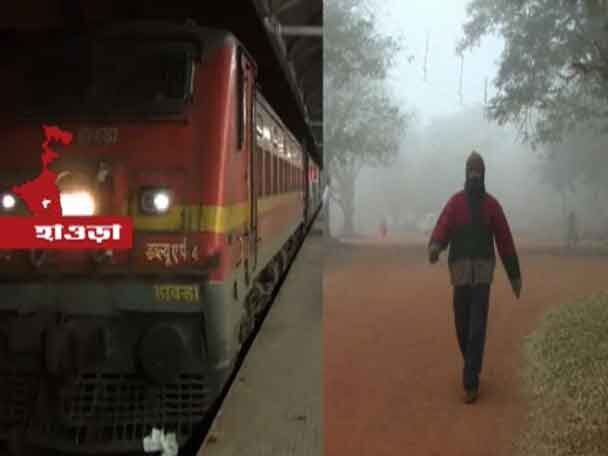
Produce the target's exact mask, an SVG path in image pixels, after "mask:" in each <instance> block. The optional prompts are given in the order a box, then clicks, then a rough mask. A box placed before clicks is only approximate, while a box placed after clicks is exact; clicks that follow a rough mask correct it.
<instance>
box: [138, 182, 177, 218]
mask: <svg viewBox="0 0 608 456" xmlns="http://www.w3.org/2000/svg"><path fill="white" fill-rule="evenodd" d="M172 202H173V195H172V194H171V191H170V190H168V189H164V188H155V189H147V190H144V191H142V194H141V209H142V211H143V212H145V213H147V214H164V213H166V212H167V211H168V210H169V209H170V208H171V203H172Z"/></svg>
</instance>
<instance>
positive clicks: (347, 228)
mask: <svg viewBox="0 0 608 456" xmlns="http://www.w3.org/2000/svg"><path fill="white" fill-rule="evenodd" d="M339 191H340V201H341V202H342V204H341V209H342V212H343V213H344V225H343V227H342V234H343V235H344V236H352V235H353V234H355V179H354V177H352V176H348V178H346V179H344V180H342V181H340V187H339Z"/></svg>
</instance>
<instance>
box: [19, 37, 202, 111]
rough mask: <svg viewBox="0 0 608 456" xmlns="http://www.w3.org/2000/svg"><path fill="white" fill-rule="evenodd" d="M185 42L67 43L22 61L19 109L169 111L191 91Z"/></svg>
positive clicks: (181, 102)
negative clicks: (93, 44)
mask: <svg viewBox="0 0 608 456" xmlns="http://www.w3.org/2000/svg"><path fill="white" fill-rule="evenodd" d="M191 71H192V56H191V52H190V49H189V48H188V46H187V45H185V44H171V43H155V44H153V43H148V44H133V43H132V42H127V41H114V42H106V43H103V44H101V45H100V44H97V45H95V46H91V44H90V43H89V44H86V43H82V42H79V43H73V42H72V43H68V44H66V45H64V46H60V47H53V48H48V49H45V50H43V51H41V52H39V53H37V54H36V55H32V56H31V57H30V58H28V59H27V61H26V62H25V63H24V65H23V72H22V74H23V79H22V81H21V83H22V84H23V86H22V91H21V94H22V95H21V97H20V100H19V106H18V110H19V111H20V113H21V114H22V115H49V114H52V115H60V116H61V115H96V114H109V115H112V114H120V113H125V114H141V115H145V114H169V113H175V112H180V111H181V108H182V107H183V104H184V102H185V101H186V99H187V97H188V96H189V92H190V77H191Z"/></svg>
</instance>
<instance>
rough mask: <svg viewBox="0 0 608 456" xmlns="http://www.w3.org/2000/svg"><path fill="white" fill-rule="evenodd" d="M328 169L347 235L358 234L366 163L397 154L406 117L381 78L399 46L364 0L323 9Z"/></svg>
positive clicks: (338, 0) (341, 0) (337, 1)
mask: <svg viewBox="0 0 608 456" xmlns="http://www.w3.org/2000/svg"><path fill="white" fill-rule="evenodd" d="M324 13H325V14H324V30H325V35H324V71H323V73H324V75H323V76H324V77H323V82H324V84H323V86H324V87H323V90H324V114H323V115H324V118H326V119H329V122H328V124H329V125H330V127H329V128H328V129H327V130H326V131H325V133H324V142H325V148H324V150H325V165H326V167H327V170H328V172H329V174H330V176H331V182H332V186H331V195H332V199H333V200H334V201H336V202H337V203H338V205H339V207H340V208H341V209H342V211H343V214H344V232H345V233H346V234H352V232H353V231H354V226H353V224H354V222H353V217H354V196H355V183H356V179H357V176H358V174H359V172H360V170H361V167H362V166H363V165H364V164H385V163H387V162H390V160H391V159H393V158H394V157H395V156H396V152H397V147H398V141H399V137H400V135H401V132H402V130H403V128H404V126H405V120H406V117H405V116H404V115H403V114H402V113H401V111H400V109H399V107H398V106H396V105H394V104H393V103H392V100H391V98H390V97H389V96H388V94H387V92H386V89H385V87H384V85H383V84H382V79H383V78H384V77H385V75H386V71H387V68H388V67H389V66H390V64H391V62H392V59H393V58H394V56H395V55H396V54H397V52H398V51H399V50H400V44H399V42H398V41H397V40H395V39H393V38H391V37H384V36H381V35H380V34H378V33H377V32H376V30H375V28H374V16H373V14H372V13H371V10H370V8H369V7H368V5H367V4H366V3H365V2H364V1H363V0H332V1H331V2H327V3H326V5H325V11H324Z"/></svg>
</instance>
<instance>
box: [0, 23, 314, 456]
mask: <svg viewBox="0 0 608 456" xmlns="http://www.w3.org/2000/svg"><path fill="white" fill-rule="evenodd" d="M39 44H40V43H39ZM256 77H257V75H256V65H255V62H254V60H253V59H252V57H251V56H250V55H249V54H248V53H247V52H246V50H245V48H244V47H243V46H242V44H240V43H239V42H238V41H237V40H236V38H235V37H234V36H233V35H231V34H230V33H228V32H224V31H219V30H212V29H206V28H200V27H197V26H194V25H175V24H169V23H164V22H138V23H130V24H123V25H120V26H113V27H109V28H104V29H102V30H100V31H98V32H95V33H91V34H88V35H86V36H82V37H80V38H79V39H78V40H76V39H74V38H71V39H64V37H61V38H57V41H56V42H54V41H52V40H51V38H49V39H48V41H47V42H45V43H42V46H39V47H38V49H37V51H36V54H30V53H28V54H27V55H23V56H22V58H21V59H18V60H17V61H16V63H15V66H14V69H12V70H11V71H5V74H4V75H3V76H2V78H3V81H4V87H5V88H7V87H8V88H10V90H8V91H6V93H5V94H3V97H4V100H5V107H9V108H10V109H3V111H5V113H4V114H2V119H1V124H0V128H1V129H2V139H3V148H4V151H3V154H2V156H1V157H0V185H1V186H2V187H1V188H0V193H2V198H0V203H2V207H0V215H16V214H17V215H23V216H27V215H28V214H27V210H26V209H25V208H24V206H23V204H20V203H19V201H18V198H15V197H14V195H11V194H10V189H11V188H12V187H13V185H15V184H18V183H22V182H25V181H27V180H28V179H31V178H32V177H35V176H36V174H37V172H39V167H40V144H41V142H42V139H43V136H42V128H41V127H42V125H43V124H57V125H59V126H60V127H61V128H62V129H64V130H67V131H70V132H72V133H73V134H74V138H75V139H74V141H73V143H72V144H70V145H69V146H65V147H60V146H56V150H57V151H58V153H59V154H60V157H59V159H57V160H56V161H55V162H54V163H53V164H52V165H51V166H52V168H53V170H54V171H55V172H56V173H57V174H58V176H61V179H58V181H57V186H58V187H59V191H60V192H61V197H62V205H63V209H64V213H67V212H66V211H68V210H69V213H70V214H72V215H128V216H130V217H131V218H132V221H133V226H134V233H133V239H134V245H133V248H132V249H131V250H129V251H105V250H104V251H93V252H92V251H76V252H74V251H69V252H68V251H23V250H20V251H5V252H3V253H2V255H1V256H0V289H1V290H2V296H3V299H2V301H1V302H0V318H1V319H0V391H1V393H0V410H1V411H2V412H1V413H0V440H1V439H6V438H8V436H9V434H11V433H13V432H16V433H21V434H22V435H23V436H25V440H26V441H27V442H29V443H32V444H35V445H38V446H42V447H45V448H56V449H63V450H68V451H69V450H79V451H80V450H84V451H88V452H91V451H93V452H106V451H120V450H131V449H141V445H142V439H143V438H144V436H145V435H147V434H149V433H150V431H151V429H152V428H153V427H157V428H163V429H165V430H166V431H168V432H176V433H177V436H178V441H180V442H183V441H184V440H186V439H187V438H188V437H189V436H190V434H191V432H192V429H193V426H194V425H195V424H196V423H197V422H198V421H199V420H200V419H201V418H202V417H203V415H204V414H205V412H206V411H207V409H208V408H209V407H210V405H211V403H212V402H213V401H214V399H215V398H216V397H217V396H218V394H219V392H220V391H221V389H222V387H223V385H224V384H225V382H226V380H227V378H228V376H229V374H230V373H231V370H232V368H233V365H234V361H235V359H236V357H237V355H238V353H239V349H240V346H241V344H242V343H243V341H245V340H246V338H247V337H248V335H250V333H251V331H252V329H253V327H254V322H255V321H256V318H257V317H259V315H260V314H261V312H262V311H263V310H264V309H265V307H266V306H267V304H268V302H269V299H270V294H271V292H272V289H273V287H274V285H275V284H276V283H277V282H278V280H279V277H280V275H281V274H282V272H283V271H284V270H285V268H286V267H287V266H288V263H289V262H290V259H291V257H292V255H293V253H294V252H295V249H296V248H297V246H298V244H299V243H300V242H301V240H302V239H303V237H304V235H305V233H306V230H307V228H308V226H309V225H310V223H311V220H312V219H313V217H314V216H315V214H316V213H317V211H318V209H319V207H320V204H321V195H320V188H319V187H320V184H321V182H320V181H321V180H322V173H321V169H320V166H319V164H318V163H315V162H314V161H313V160H312V158H311V155H310V154H309V152H308V151H307V150H306V149H305V148H304V147H303V146H302V144H301V143H300V142H299V141H298V140H297V139H296V138H295V136H294V135H293V134H292V133H291V132H290V131H289V129H288V128H286V126H285V125H284V124H283V123H282V121H281V119H280V118H279V116H278V115H277V114H276V113H275V112H274V110H273V109H272V108H271V107H270V105H269V104H268V103H267V102H266V101H265V99H264V97H263V96H262V94H261V93H260V92H259V90H257V88H256V87H257V86H256ZM13 108H14V109H13ZM15 113H17V117H15ZM64 197H65V199H64ZM15 202H16V204H15ZM9 203H10V204H9ZM0 223H1V219H0Z"/></svg>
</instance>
